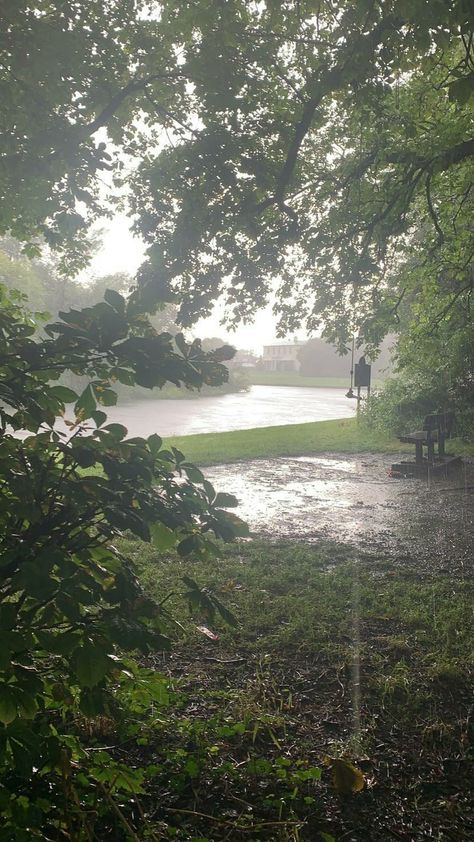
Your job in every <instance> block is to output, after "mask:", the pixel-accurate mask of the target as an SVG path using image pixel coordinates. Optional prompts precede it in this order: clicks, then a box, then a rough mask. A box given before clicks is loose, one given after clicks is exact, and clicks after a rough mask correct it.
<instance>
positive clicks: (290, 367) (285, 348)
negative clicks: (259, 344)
mask: <svg viewBox="0 0 474 842" xmlns="http://www.w3.org/2000/svg"><path fill="white" fill-rule="evenodd" d="M305 344H306V343H305V342H298V340H296V339H295V340H293V342H276V343H275V344H273V345H264V347H263V356H262V362H261V365H262V368H263V370H264V371H299V370H300V361H299V359H298V353H299V351H300V349H301V348H302V346H303V345H305Z"/></svg>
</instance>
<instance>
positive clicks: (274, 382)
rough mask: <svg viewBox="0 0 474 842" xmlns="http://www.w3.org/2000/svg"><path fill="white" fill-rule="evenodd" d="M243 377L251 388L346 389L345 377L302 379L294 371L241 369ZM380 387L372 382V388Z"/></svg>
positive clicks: (347, 380)
mask: <svg viewBox="0 0 474 842" xmlns="http://www.w3.org/2000/svg"><path fill="white" fill-rule="evenodd" d="M242 373H243V375H244V376H245V378H246V379H247V380H248V382H249V383H251V384H252V385H253V386H309V387H311V388H315V389H348V388H349V375H348V376H347V377H302V376H301V375H300V374H298V373H297V372H295V371H259V370H258V369H256V368H246V369H243V372H242ZM380 385H382V381H378V380H377V381H375V380H374V381H373V383H372V388H376V387H377V386H380Z"/></svg>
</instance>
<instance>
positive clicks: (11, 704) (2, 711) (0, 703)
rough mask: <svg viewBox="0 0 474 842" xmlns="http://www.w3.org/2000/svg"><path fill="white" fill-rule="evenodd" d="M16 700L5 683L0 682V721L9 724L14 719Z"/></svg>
mask: <svg viewBox="0 0 474 842" xmlns="http://www.w3.org/2000/svg"><path fill="white" fill-rule="evenodd" d="M16 712H17V701H16V696H15V694H14V693H13V691H12V690H11V689H10V687H8V686H7V685H6V684H0V722H3V724H4V725H9V724H10V722H13V720H14V719H16Z"/></svg>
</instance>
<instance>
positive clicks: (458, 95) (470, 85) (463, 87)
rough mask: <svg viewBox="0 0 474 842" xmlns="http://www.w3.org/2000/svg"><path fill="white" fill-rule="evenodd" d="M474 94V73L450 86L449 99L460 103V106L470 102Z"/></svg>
mask: <svg viewBox="0 0 474 842" xmlns="http://www.w3.org/2000/svg"><path fill="white" fill-rule="evenodd" d="M473 94H474V73H471V74H470V76H463V77H462V79H456V80H455V81H454V82H451V84H450V85H449V99H450V100H451V101H453V100H454V101H456V102H458V103H459V104H460V105H465V104H466V103H467V102H469V100H470V98H471V96H472V95H473Z"/></svg>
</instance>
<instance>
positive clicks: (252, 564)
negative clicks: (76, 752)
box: [121, 540, 473, 842]
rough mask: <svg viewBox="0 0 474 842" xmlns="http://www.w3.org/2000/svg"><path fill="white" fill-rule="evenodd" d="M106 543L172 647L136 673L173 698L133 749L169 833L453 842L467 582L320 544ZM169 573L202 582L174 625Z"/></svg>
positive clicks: (291, 841) (464, 784)
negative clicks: (206, 547) (132, 575)
mask: <svg viewBox="0 0 474 842" xmlns="http://www.w3.org/2000/svg"><path fill="white" fill-rule="evenodd" d="M121 549H122V551H123V552H124V553H125V554H126V555H127V557H129V558H131V559H133V560H134V562H135V564H136V566H137V569H138V572H139V575H140V576H141V578H142V581H143V582H144V584H145V585H146V588H147V589H148V590H149V592H150V593H151V594H152V595H153V596H154V597H155V598H158V599H159V600H163V598H165V602H164V608H163V610H165V608H166V609H167V611H168V612H169V615H168V620H166V616H165V615H164V622H165V624H166V623H167V625H168V630H169V632H170V634H171V635H172V637H173V638H174V644H173V649H172V653H171V656H169V657H168V659H167V660H166V661H161V663H159V662H158V661H157V660H156V659H155V660H154V661H153V660H152V661H150V663H153V664H154V665H155V666H156V667H157V668H158V669H161V671H162V672H164V673H165V674H166V675H167V676H168V681H169V682H170V688H172V692H173V694H174V695H173V697H172V704H170V703H169V700H168V707H167V708H166V709H164V710H163V711H161V712H159V711H155V719H154V721H155V725H153V726H150V725H147V724H146V722H145V723H144V724H143V725H142V727H141V729H140V730H139V734H140V740H139V743H140V744H141V746H142V749H140V748H138V752H140V751H144V752H145V754H146V756H147V757H148V758H155V760H153V763H154V764H155V765H154V766H153V781H152V783H151V788H152V796H151V798H152V801H153V803H155V804H159V805H160V811H161V815H164V816H166V820H167V821H169V822H171V824H172V826H173V827H175V828H176V835H175V836H173V838H177V839H193V840H198V839H199V840H200V842H204V840H206V842H211V840H212V842H219V841H220V840H222V842H223V840H233V842H240V840H249V839H250V840H252V842H264V840H265V841H268V842H323V840H324V842H328V840H333V839H335V840H339V839H346V838H350V839H354V840H358V841H359V840H366V842H380V840H381V839H391V838H397V839H406V840H409V839H425V838H437V839H445V838H446V839H467V838H469V829H468V828H469V799H470V795H469V783H468V779H467V774H466V773H467V763H468V755H469V743H468V737H467V727H468V717H469V704H470V698H471V694H470V682H471V677H472V666H473V662H472V643H473V640H472V624H471V601H472V596H473V588H472V585H471V584H469V583H467V582H466V581H461V580H459V581H458V580H456V579H455V578H453V577H446V576H442V575H438V574H437V572H436V570H435V569H431V570H430V571H429V572H427V571H424V572H421V571H417V570H416V566H415V565H414V564H413V560H407V559H405V560H403V561H401V560H395V559H393V558H387V557H382V556H380V555H369V554H363V553H361V552H357V551H356V550H354V549H353V548H351V547H350V546H343V545H340V544H339V545H336V544H329V543H324V542H320V543H319V544H317V545H303V544H295V543H291V542H288V543H275V544H268V543H263V542H262V541H258V540H256V541H251V542H250V541H243V542H241V543H240V544H239V545H237V546H230V547H227V548H225V549H223V552H222V557H221V558H220V559H219V560H217V561H216V560H214V561H199V562H198V561H194V562H193V561H191V560H183V559H179V558H177V557H174V556H166V557H163V556H160V555H159V554H158V553H157V551H156V550H154V549H153V548H152V547H151V546H150V545H146V544H141V543H137V542H136V541H128V540H124V541H122V542H121ZM181 576H188V577H189V576H191V577H193V579H195V580H197V582H198V583H199V585H200V586H203V585H204V584H205V585H206V586H207V588H208V590H207V591H206V592H205V593H204V602H207V607H206V605H204V609H203V610H199V609H196V608H195V609H193V614H189V613H188V615H187V616H186V608H185V607H184V610H183V595H184V606H185V605H186V603H187V602H188V601H189V594H188V595H185V594H184V592H186V591H189V583H188V585H186V586H185V585H184V584H183V583H182V582H181V585H180V584H179V577H181ZM180 592H181V595H180ZM213 594H214V595H215V596H217V598H218V599H219V600H220V601H221V603H223V604H224V606H225V607H226V608H227V609H228V610H230V611H231V612H232V613H233V615H234V616H235V617H236V619H237V624H236V625H235V627H232V626H231V625H227V624H226V623H225V622H224V621H223V620H222V618H221V617H220V616H219V614H218V613H216V615H215V616H213V615H212V610H209V604H208V598H209V596H211V598H212V595H213ZM194 601H196V600H194ZM175 614H176V615H177V616H179V619H180V625H179V626H174V625H173V623H172V621H171V617H172V616H173V615H175ZM183 617H184V619H183ZM199 627H200V628H199ZM206 629H207V630H208V631H210V632H211V633H213V634H214V635H215V636H216V639H209V638H208V637H207V636H206ZM156 717H158V722H161V724H159V725H156ZM160 717H161V719H160ZM170 733H171V734H173V738H172V739H171V740H170ZM127 751H128V752H132V753H134V752H135V749H134V748H133V746H131V745H129V746H128V747H127ZM156 764H158V766H156ZM348 764H349V765H348ZM170 780H173V786H172V787H171V788H170V786H169V782H170ZM358 787H363V788H362V789H361V791H358V792H353V791H352V790H355V789H357V788H358ZM434 830H436V834H435V836H432V835H430V834H432V833H433V831H434ZM157 838H163V839H165V838H166V839H168V838H171V837H169V836H157Z"/></svg>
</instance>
